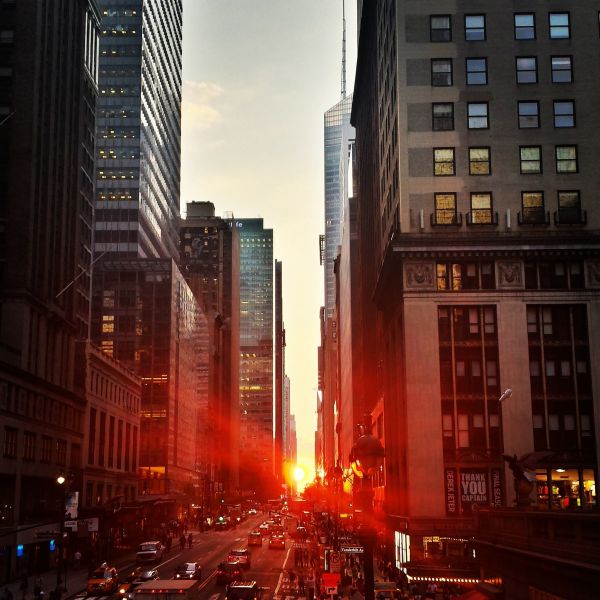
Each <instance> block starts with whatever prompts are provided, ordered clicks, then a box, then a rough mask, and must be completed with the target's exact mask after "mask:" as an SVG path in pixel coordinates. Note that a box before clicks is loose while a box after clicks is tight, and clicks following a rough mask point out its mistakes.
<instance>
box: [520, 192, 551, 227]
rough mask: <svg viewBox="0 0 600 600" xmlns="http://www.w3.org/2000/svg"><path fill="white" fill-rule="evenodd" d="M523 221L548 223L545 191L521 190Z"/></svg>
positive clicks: (526, 222) (527, 222)
mask: <svg viewBox="0 0 600 600" xmlns="http://www.w3.org/2000/svg"><path fill="white" fill-rule="evenodd" d="M521 210H522V211H523V212H522V214H523V216H522V219H521V222H522V223H524V224H544V223H546V211H545V210H544V192H521Z"/></svg>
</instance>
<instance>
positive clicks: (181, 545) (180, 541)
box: [179, 533, 185, 550]
mask: <svg viewBox="0 0 600 600" xmlns="http://www.w3.org/2000/svg"><path fill="white" fill-rule="evenodd" d="M179 548H180V549H181V550H184V549H185V535H183V533H182V534H181V537H180V538H179Z"/></svg>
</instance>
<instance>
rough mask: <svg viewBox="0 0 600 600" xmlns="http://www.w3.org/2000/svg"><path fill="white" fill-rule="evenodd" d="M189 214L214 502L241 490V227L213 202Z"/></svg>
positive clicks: (206, 453)
mask: <svg viewBox="0 0 600 600" xmlns="http://www.w3.org/2000/svg"><path fill="white" fill-rule="evenodd" d="M186 213H187V214H186V217H185V219H182V221H181V224H180V240H181V242H180V243H181V246H180V256H181V270H182V273H183V275H184V277H185V279H186V281H187V283H188V285H189V286H190V288H191V290H192V292H193V294H194V296H195V297H196V300H197V301H198V303H199V304H200V306H201V308H202V310H203V311H204V313H205V314H206V317H207V320H208V345H207V348H211V352H210V355H209V359H208V386H209V394H208V404H207V410H206V413H205V415H204V417H203V419H202V421H201V427H202V435H201V436H200V438H199V440H198V441H199V443H200V447H199V450H200V452H199V457H198V458H199V460H198V462H199V463H200V465H201V467H200V468H201V470H202V473H203V476H204V477H205V480H206V481H207V482H208V485H209V488H210V489H211V490H212V492H213V493H209V497H210V498H211V499H212V500H213V501H214V492H226V493H229V492H232V493H235V491H236V490H237V489H238V488H239V430H240V423H239V421H240V409H239V402H240V400H239V398H240V395H239V394H240V388H239V378H240V240H239V234H238V230H237V229H235V228H231V227H229V224H228V223H227V222H226V221H225V220H223V219H221V218H220V217H216V216H215V206H214V204H213V203H212V202H191V203H188V204H187V211H186ZM223 448H228V449H229V450H228V452H223ZM207 499H208V498H207Z"/></svg>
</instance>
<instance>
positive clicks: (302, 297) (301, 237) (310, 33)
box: [181, 0, 356, 469]
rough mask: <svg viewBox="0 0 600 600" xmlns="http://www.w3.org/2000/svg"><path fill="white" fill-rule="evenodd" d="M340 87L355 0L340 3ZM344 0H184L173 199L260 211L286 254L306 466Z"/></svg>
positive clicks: (351, 59)
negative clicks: (327, 133)
mask: <svg viewBox="0 0 600 600" xmlns="http://www.w3.org/2000/svg"><path fill="white" fill-rule="evenodd" d="M346 18H347V38H348V69H347V73H348V86H347V87H348V91H352V85H353V82H354V70H355V62H356V2H355V0H346ZM341 40H342V0H184V2H183V80H184V84H183V124H182V127H183V140H182V144H183V145H182V154H183V156H182V189H181V191H182V194H181V197H182V203H183V204H185V203H186V202H190V201H192V200H209V201H211V202H213V203H214V204H215V208H216V213H217V215H223V214H224V212H225V211H233V213H234V214H235V216H236V217H240V218H246V217H262V218H263V219H264V222H265V227H272V228H273V230H274V239H275V257H276V258H277V259H279V260H282V261H283V307H284V308H283V318H284V323H285V328H286V341H287V348H286V372H287V374H288V375H289V377H290V379H291V397H292V413H294V414H295V415H296V422H297V427H298V455H299V460H303V461H304V462H305V463H306V466H307V467H309V468H310V469H313V468H314V464H313V455H314V430H315V428H316V387H317V347H318V346H319V342H320V334H319V307H320V306H321V305H322V304H323V269H322V267H321V266H320V265H319V252H318V249H319V245H318V239H319V234H321V233H323V231H324V224H323V219H324V216H323V214H324V201H323V113H324V112H325V111H326V110H327V109H328V108H330V107H331V106H333V105H334V104H335V103H336V102H337V101H338V100H339V99H340V81H341V46H342V43H341Z"/></svg>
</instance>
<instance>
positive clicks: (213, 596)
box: [208, 594, 221, 600]
mask: <svg viewBox="0 0 600 600" xmlns="http://www.w3.org/2000/svg"><path fill="white" fill-rule="evenodd" d="M220 597H221V594H213V595H212V596H210V597H209V599H208V600H218V599H219V598H220Z"/></svg>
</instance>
